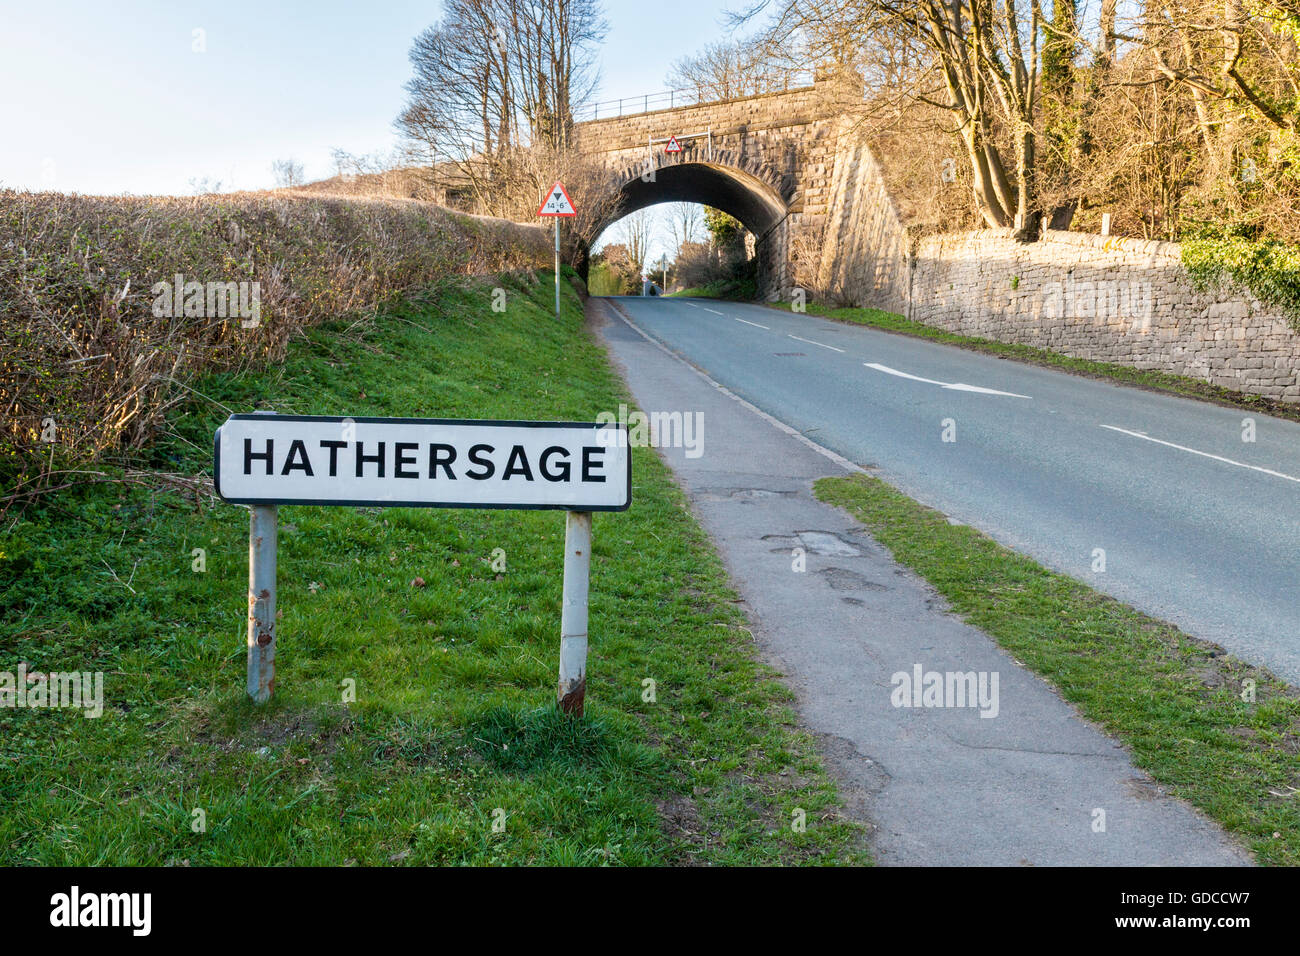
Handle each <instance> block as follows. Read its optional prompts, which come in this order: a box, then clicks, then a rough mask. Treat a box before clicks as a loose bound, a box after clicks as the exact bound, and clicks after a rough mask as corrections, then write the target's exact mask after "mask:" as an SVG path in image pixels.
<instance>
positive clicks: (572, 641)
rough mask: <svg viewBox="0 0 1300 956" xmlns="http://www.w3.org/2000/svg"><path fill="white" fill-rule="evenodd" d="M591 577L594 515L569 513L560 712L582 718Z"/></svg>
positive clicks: (586, 512)
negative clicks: (588, 593)
mask: <svg viewBox="0 0 1300 956" xmlns="http://www.w3.org/2000/svg"><path fill="white" fill-rule="evenodd" d="M590 578H591V512H590V511H566V512H565V522H564V603H563V604H562V605H561V607H560V683H559V687H558V688H557V691H556V697H557V699H558V701H559V705H560V710H562V711H564V713H566V714H569V715H571V716H573V717H581V716H582V704H583V698H584V697H585V696H586V694H587V591H588V587H587V586H588V582H589V581H590Z"/></svg>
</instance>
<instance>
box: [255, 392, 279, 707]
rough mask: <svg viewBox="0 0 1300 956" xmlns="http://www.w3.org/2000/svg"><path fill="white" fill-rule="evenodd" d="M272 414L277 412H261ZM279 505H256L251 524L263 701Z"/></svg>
mask: <svg viewBox="0 0 1300 956" xmlns="http://www.w3.org/2000/svg"><path fill="white" fill-rule="evenodd" d="M257 414H261V415H272V414H274V412H258V413H257ZM278 510H279V509H278V507H277V506H276V505H253V506H251V507H250V508H249V525H248V696H249V697H251V698H253V700H254V701H256V702H257V703H259V704H264V703H266V702H267V701H268V700H270V699H271V692H272V691H273V690H274V689H275V576H276V575H275V570H276V569H275V565H276V557H277V554H276V552H277V550H278V549H277V543H278V538H279V514H278Z"/></svg>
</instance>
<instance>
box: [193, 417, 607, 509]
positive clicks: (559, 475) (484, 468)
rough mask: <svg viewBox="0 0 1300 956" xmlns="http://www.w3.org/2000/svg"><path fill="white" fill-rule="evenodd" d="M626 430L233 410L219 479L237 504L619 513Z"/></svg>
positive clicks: (224, 429) (219, 455) (218, 453)
mask: <svg viewBox="0 0 1300 956" xmlns="http://www.w3.org/2000/svg"><path fill="white" fill-rule="evenodd" d="M620 432H622V433H623V434H620ZM625 432H626V426H622V425H597V424H593V423H582V422H514V421H473V420H470V421H464V420H448V419H436V418H326V417H318V416H305V415H232V416H231V417H230V418H229V419H228V420H227V421H226V423H225V424H224V425H222V426H221V427H220V428H219V429H217V434H216V438H215V439H214V449H213V454H214V459H215V467H214V470H213V476H214V483H215V485H216V490H217V494H219V495H220V496H221V497H222V498H223V499H224V500H226V501H229V502H232V503H234V504H252V505H265V504H286V505H354V506H355V505H381V506H389V507H432V508H526V509H527V508H555V509H564V510H567V511H622V510H624V509H625V508H627V507H628V505H629V504H631V501H632V465H631V456H630V455H629V453H628V447H627V444H628V442H627V435H626V434H625Z"/></svg>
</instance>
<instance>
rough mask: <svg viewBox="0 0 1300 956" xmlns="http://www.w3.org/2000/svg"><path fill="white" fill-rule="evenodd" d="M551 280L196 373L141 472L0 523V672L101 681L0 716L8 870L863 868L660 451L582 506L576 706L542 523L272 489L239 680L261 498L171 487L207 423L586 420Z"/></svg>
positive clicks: (520, 283) (1, 826)
mask: <svg viewBox="0 0 1300 956" xmlns="http://www.w3.org/2000/svg"><path fill="white" fill-rule="evenodd" d="M494 286H498V287H500V288H501V289H503V290H504V291H505V295H506V298H505V301H506V309H505V311H504V312H503V313H496V312H493V311H492V308H491V305H492V302H493V287H494ZM552 296H553V286H552V284H551V283H550V281H549V279H548V278H546V277H542V278H541V279H538V278H536V277H534V278H531V279H530V278H528V277H527V276H518V277H514V278H503V279H501V280H499V281H496V282H487V281H484V280H474V279H465V278H458V279H449V280H446V281H444V282H443V283H442V284H441V285H440V286H438V287H437V288H436V289H435V290H433V291H431V292H429V293H428V294H425V295H423V296H421V297H419V298H416V299H408V300H406V301H404V302H403V303H401V304H399V305H396V306H393V307H391V308H389V309H387V310H384V311H381V312H380V313H379V314H378V315H377V316H375V317H373V318H372V319H370V320H368V321H364V322H359V323H358V322H353V323H350V324H348V323H330V324H325V325H322V326H319V327H315V328H311V329H308V330H307V331H306V333H305V338H303V339H300V340H298V341H296V342H294V343H292V344H291V345H290V346H289V349H288V353H287V357H286V359H285V361H284V362H283V363H282V364H280V365H277V366H275V367H272V368H269V369H265V370H262V371H245V372H242V373H236V372H223V373H220V374H213V375H209V376H208V377H207V378H205V379H202V380H200V381H198V382H196V383H195V384H196V387H197V388H198V390H199V391H200V392H202V393H203V395H204V396H206V397H207V399H206V400H200V399H198V398H194V399H193V400H192V401H191V403H190V404H188V405H187V406H185V407H184V408H178V409H176V410H174V412H173V414H172V416H171V431H170V432H169V434H168V435H167V437H165V438H164V439H162V440H160V441H159V442H157V443H155V444H153V445H152V446H150V448H149V453H150V454H151V456H152V460H151V462H150V463H149V465H150V468H151V469H152V471H151V472H149V473H148V474H146V473H133V478H132V480H131V482H129V483H122V484H112V485H108V484H100V485H92V486H85V487H79V488H75V489H71V490H69V491H67V492H64V493H60V494H58V495H53V496H48V497H46V498H42V499H41V500H40V501H39V502H38V503H37V504H36V505H34V506H32V507H31V508H29V509H28V510H27V511H26V512H25V513H24V514H23V515H22V516H21V518H20V519H19V520H18V521H17V522H16V523H11V524H8V525H6V526H4V527H3V528H0V606H3V607H4V608H6V612H5V614H4V617H3V622H2V623H0V671H9V672H14V671H16V670H17V668H18V665H19V664H20V662H22V663H25V664H26V667H27V669H28V671H31V672H39V673H45V672H51V671H54V672H67V671H72V670H80V671H100V672H103V674H104V713H103V716H102V717H99V718H98V719H88V718H86V717H83V716H81V715H80V714H79V713H75V712H72V711H70V710H51V709H45V710H28V709H10V708H3V709H0V805H3V807H4V808H5V809H4V812H3V813H2V814H0V863H3V864H6V865H8V864H53V865H86V864H160V865H168V864H173V865H209V864H240V865H242V864H282V863H295V864H302V865H344V864H351V863H356V864H363V865H365V864H381V865H383V864H404V865H416V864H452V863H470V864H485V863H512V864H517V863H529V864H626V865H634V864H676V863H711V864H740V863H744V864H751V863H803V862H811V863H830V862H862V861H864V860H865V859H866V858H865V854H864V853H863V851H862V849H861V847H862V846H863V839H862V830H861V829H860V828H859V827H857V826H855V825H853V824H851V823H849V822H847V821H845V820H843V819H842V818H841V817H840V816H839V814H838V811H837V803H836V798H835V793H834V790H833V787H832V785H831V784H830V783H829V782H828V779H827V777H826V776H825V775H824V773H823V771H822V769H821V766H820V763H819V761H818V759H817V757H816V756H815V753H816V752H815V748H814V746H813V744H812V741H811V740H810V739H809V738H807V737H806V736H805V735H804V734H803V733H801V732H800V731H799V730H798V729H797V728H796V726H795V722H794V716H793V712H792V710H791V709H790V701H791V698H790V696H789V694H788V692H787V691H786V690H785V689H783V688H782V686H781V685H780V684H779V683H778V682H777V680H775V679H774V677H773V675H772V674H771V673H770V672H768V671H767V670H765V669H764V668H763V667H762V666H761V665H760V664H758V663H756V661H755V657H754V649H753V640H752V637H751V635H750V634H749V632H748V631H747V630H746V629H745V627H744V620H743V617H742V615H741V613H740V612H739V611H738V610H737V609H736V607H735V604H734V600H735V597H734V595H733V593H732V592H731V591H730V590H729V589H728V585H727V583H726V579H725V574H724V571H723V569H722V567H721V564H720V562H719V560H718V558H717V556H716V555H715V553H714V551H713V550H712V547H711V545H710V544H709V542H708V540H707V538H706V536H705V535H704V533H703V532H702V531H701V530H700V528H699V527H698V526H697V525H696V524H695V522H694V521H693V520H692V519H691V517H690V515H689V513H688V511H687V510H686V506H685V502H684V499H683V497H682V495H681V494H680V492H679V491H678V489H677V487H676V485H675V484H674V483H673V482H672V480H671V478H670V475H669V473H668V471H667V469H666V468H665V467H664V466H663V465H662V464H661V462H660V461H659V459H658V458H657V457H656V456H655V455H654V453H653V452H652V451H650V450H648V449H642V448H638V449H635V450H634V469H633V474H634V481H635V485H634V490H633V504H632V508H631V510H629V511H628V512H626V513H622V514H612V515H597V516H596V517H595V526H594V548H593V555H592V596H591V597H592V605H591V634H592V642H591V653H590V659H589V667H590V674H589V681H588V691H587V712H588V716H587V718H586V719H584V720H583V721H581V722H571V721H568V720H565V719H561V718H560V717H559V716H558V715H557V714H556V711H555V707H554V683H555V679H556V669H557V666H558V665H557V653H558V645H559V639H558V633H559V620H560V579H561V567H562V547H563V535H564V517H563V513H562V512H529V511H442V510H436V509H389V510H381V509H377V508H361V509H357V508H308V507H283V508H281V509H280V528H281V532H280V566H279V608H280V624H279V652H278V660H277V690H276V696H275V698H274V699H273V701H272V702H271V703H270V704H268V705H266V706H264V707H261V708H258V707H255V706H254V705H252V704H251V703H250V702H249V701H248V699H247V698H246V696H245V694H244V691H243V683H244V660H245V649H244V630H245V615H246V606H247V605H246V587H247V535H248V515H247V511H246V509H244V508H240V507H236V506H232V505H227V504H224V503H222V502H220V501H219V500H216V499H214V498H213V497H212V496H211V494H210V487H211V486H210V484H209V483H207V482H206V481H204V480H202V479H201V477H200V479H199V480H194V479H192V478H185V477H184V476H202V475H204V474H205V473H206V472H208V470H209V468H210V455H211V439H212V433H213V430H214V429H215V427H216V426H217V425H218V424H219V423H220V422H221V421H223V420H224V418H225V416H226V414H227V412H228V410H234V411H247V410H250V409H253V408H255V407H262V408H273V409H276V410H280V411H284V412H294V413H307V414H353V415H410V416H430V417H435V416H437V417H480V418H536V419H545V418H555V419H571V420H591V419H592V418H593V416H595V415H596V414H597V413H598V412H599V411H601V410H604V409H609V408H613V407H616V406H617V404H618V402H620V401H626V400H627V398H628V397H627V394H626V392H625V391H624V390H623V387H622V385H621V383H620V382H619V380H618V379H617V378H616V376H615V374H614V373H613V372H612V370H611V368H610V366H609V364H608V362H607V360H606V356H605V354H604V352H603V351H602V350H601V349H600V348H599V347H598V346H597V345H596V344H595V343H594V341H593V340H592V339H591V337H590V336H589V335H588V334H587V333H586V332H585V331H584V327H583V319H582V309H581V303H580V302H579V301H578V297H577V295H576V294H575V292H574V290H573V289H572V288H570V287H568V286H566V288H565V303H564V310H565V311H564V316H563V319H562V320H561V321H559V322H557V321H556V320H555V319H554V317H553V316H552V315H551V308H552V304H551V303H552ZM149 474H152V475H153V478H150V477H149ZM200 549H201V550H200ZM497 559H499V560H497ZM494 560H497V565H496V567H495V568H494V567H493V562H494ZM500 561H504V568H502V565H501V563H500ZM417 579H419V580H417ZM353 686H354V687H355V701H353V702H345V701H344V697H345V694H346V693H347V691H348V689H349V688H350V687H353ZM799 811H802V813H803V815H804V817H805V818H806V828H804V829H803V830H802V831H800V830H798V829H796V828H795V827H794V826H792V823H793V822H795V821H797V819H798V818H799ZM494 825H495V826H494Z"/></svg>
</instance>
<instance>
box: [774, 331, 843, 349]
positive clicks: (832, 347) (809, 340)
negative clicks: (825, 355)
mask: <svg viewBox="0 0 1300 956" xmlns="http://www.w3.org/2000/svg"><path fill="white" fill-rule="evenodd" d="M786 334H787V335H789V336H790V338H792V339H798V341H800V342H807V343H808V344H809V345H816V346H817V347H818V348H823V349H830V350H831V351H832V352H843V351H844V350H843V349H837V348H836V347H835V346H833V345H822V344H821V343H820V342H814V341H813V340H812V339H801V338H799V336H797V335H794V334H792V333H789V332H787V333H786Z"/></svg>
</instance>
